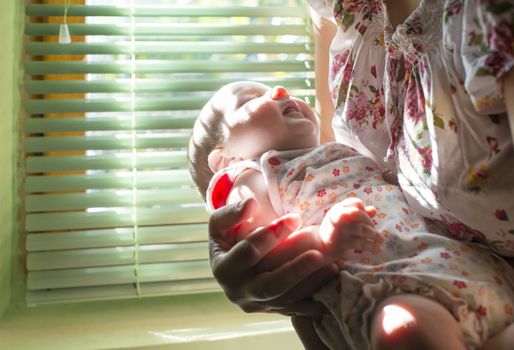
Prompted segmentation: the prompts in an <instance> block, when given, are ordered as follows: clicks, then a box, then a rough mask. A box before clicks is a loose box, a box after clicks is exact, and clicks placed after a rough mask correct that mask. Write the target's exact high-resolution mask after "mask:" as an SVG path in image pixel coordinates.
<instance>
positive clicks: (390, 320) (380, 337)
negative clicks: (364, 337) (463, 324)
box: [371, 294, 466, 350]
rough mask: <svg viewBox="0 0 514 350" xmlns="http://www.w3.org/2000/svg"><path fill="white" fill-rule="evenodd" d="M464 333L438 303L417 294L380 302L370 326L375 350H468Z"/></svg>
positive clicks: (401, 295)
mask: <svg viewBox="0 0 514 350" xmlns="http://www.w3.org/2000/svg"><path fill="white" fill-rule="evenodd" d="M463 339H464V338H463V334H462V330H461V328H460V326H459V323H458V322H457V320H455V318H454V317H453V316H452V314H451V313H450V312H449V311H448V310H447V309H446V308H444V307H443V306H442V305H441V304H439V303H437V302H436V301H434V300H432V299H429V298H426V297H422V296H419V295H416V294H399V295H394V296H391V297H389V298H387V299H386V300H384V301H383V302H381V303H380V304H379V305H378V307H377V309H376V311H375V314H374V316H373V320H372V324H371V344H372V348H373V349H374V350H387V349H395V350H404V349H405V350H412V349H416V350H441V349H445V350H465V349H466V347H465V346H464V340H463Z"/></svg>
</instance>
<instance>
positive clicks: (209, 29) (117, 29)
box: [25, 23, 305, 37]
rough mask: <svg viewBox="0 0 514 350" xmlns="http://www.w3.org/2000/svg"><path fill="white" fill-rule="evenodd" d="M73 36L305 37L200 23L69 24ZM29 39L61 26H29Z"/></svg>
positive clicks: (294, 28) (292, 28)
mask: <svg viewBox="0 0 514 350" xmlns="http://www.w3.org/2000/svg"><path fill="white" fill-rule="evenodd" d="M68 28H69V31H70V33H71V35H90V36H95V35H101V36H109V35H113V36H131V35H135V36H158V37H163V36H183V35H187V36H192V35H202V36H211V35H216V36H219V35H237V36H248V35H303V34H304V33H305V26H304V25H291V24H290V25H287V24H281V25H269V24H253V25H252V24H245V25H238V24H228V25H227V24H225V25H223V24H199V23H193V24H190V23H181V24H166V23H144V24H138V23H136V24H134V25H131V24H118V25H110V24H74V23H70V24H68ZM25 34H26V35H36V36H40V35H59V24H51V23H29V24H27V25H26V26H25Z"/></svg>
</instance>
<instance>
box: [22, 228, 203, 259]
mask: <svg viewBox="0 0 514 350" xmlns="http://www.w3.org/2000/svg"><path fill="white" fill-rule="evenodd" d="M137 230H138V232H137V237H138V242H139V244H163V243H164V244H166V243H189V242H199V241H205V240H206V239H207V224H205V223H201V224H185V225H171V226H149V227H138V229H137ZM134 236H135V234H134V228H113V229H107V230H82V231H66V232H46V233H45V232H42V233H30V234H28V235H27V241H26V249H27V251H28V252H29V253H30V252H38V251H48V250H64V249H86V248H102V247H118V246H120V247H123V246H129V245H133V244H134Z"/></svg>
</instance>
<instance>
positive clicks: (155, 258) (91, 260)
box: [27, 242, 209, 272]
mask: <svg viewBox="0 0 514 350" xmlns="http://www.w3.org/2000/svg"><path fill="white" fill-rule="evenodd" d="M133 243H134V244H135V242H133ZM135 250H137V252H138V253H137V254H138V255H137V262H138V263H139V264H152V263H159V262H178V261H190V260H207V259H209V250H208V247H207V242H199V243H180V244H159V245H138V246H137V248H136V247H135V246H127V247H115V248H99V249H80V250H65V251H53V252H39V253H30V254H29V255H28V257H27V269H28V270H29V271H30V272H33V271H46V270H61V269H76V268H84V267H92V268H94V267H107V266H119V265H130V264H134V263H135V258H134V256H135Z"/></svg>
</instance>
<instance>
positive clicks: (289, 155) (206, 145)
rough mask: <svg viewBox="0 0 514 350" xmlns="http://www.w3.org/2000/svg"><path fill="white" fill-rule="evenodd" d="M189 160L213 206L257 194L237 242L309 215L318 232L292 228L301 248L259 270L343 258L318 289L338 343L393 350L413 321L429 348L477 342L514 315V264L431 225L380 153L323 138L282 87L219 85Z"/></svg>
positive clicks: (325, 322) (331, 343)
mask: <svg viewBox="0 0 514 350" xmlns="http://www.w3.org/2000/svg"><path fill="white" fill-rule="evenodd" d="M189 164H190V172H191V176H192V178H193V180H194V182H195V183H196V185H197V186H198V188H199V190H200V192H201V194H202V195H203V197H204V199H205V200H206V202H207V207H208V209H209V210H210V211H212V210H215V209H217V208H219V207H222V206H224V205H226V204H228V203H233V202H239V201H241V200H242V199H244V198H247V197H254V198H255V199H256V202H257V204H258V208H257V209H255V210H254V211H253V215H252V217H251V218H250V219H248V220H247V221H246V222H244V223H242V224H241V225H240V226H239V227H236V228H234V230H233V232H230V233H229V237H228V239H230V240H233V241H234V242H235V241H238V240H241V239H243V238H244V237H245V236H246V235H248V234H251V232H252V231H253V230H254V229H255V228H257V227H259V226H265V225H267V224H269V223H270V222H272V221H273V220H274V219H276V218H278V217H280V216H283V215H285V214H289V213H295V214H297V215H299V216H300V217H301V219H302V222H303V226H305V227H306V228H307V229H304V230H302V231H303V232H307V233H308V234H304V235H303V236H302V237H301V239H298V238H297V237H296V238H293V237H292V238H291V241H294V242H301V247H298V246H297V245H293V244H283V245H282V246H281V247H279V248H281V249H280V254H274V255H273V256H267V257H265V258H264V259H263V261H262V262H261V264H260V267H259V268H260V269H262V270H272V269H274V268H276V267H278V266H280V265H281V264H283V263H285V262H287V261H288V259H291V258H294V257H295V256H297V255H298V252H299V251H306V250H309V249H317V250H319V251H320V252H321V253H322V254H324V256H325V257H326V259H327V260H336V261H338V262H339V264H340V267H341V271H340V273H339V276H338V278H337V279H336V280H334V281H333V282H331V283H329V284H328V285H327V286H325V287H324V288H322V290H320V291H319V292H317V293H316V294H315V295H314V298H315V299H316V300H318V301H320V302H322V303H323V304H324V305H325V306H326V307H327V309H328V310H329V311H330V315H327V316H326V317H324V318H323V319H322V321H321V322H317V323H316V324H315V328H316V331H317V334H318V336H319V337H320V339H322V340H323V342H324V343H325V344H326V345H327V346H328V347H329V348H331V349H347V348H350V349H358V350H362V349H370V348H372V347H373V348H387V345H386V343H387V340H388V336H390V335H391V334H394V332H398V330H403V329H406V328H409V327H414V325H416V326H418V327H419V328H420V329H422V330H424V332H423V334H422V335H421V337H426V342H425V344H428V345H427V348H431V349H441V348H444V349H462V350H464V349H466V348H467V349H478V348H480V347H481V346H483V345H484V344H485V343H486V341H487V340H488V339H489V338H491V337H492V336H493V335H495V334H496V333H499V332H501V331H502V330H503V329H504V328H506V327H507V325H509V324H510V323H512V321H513V319H514V316H513V307H514V306H513V301H514V278H513V276H514V271H513V270H512V269H511V268H510V266H508V265H507V264H505V263H504V262H503V261H502V260H500V259H498V258H497V257H496V256H494V255H493V254H492V253H491V252H490V251H488V250H487V249H483V248H481V247H480V246H478V245H474V244H470V243H463V242H459V241H455V240H452V239H450V238H447V237H444V236H442V235H438V234H433V233H430V232H431V229H429V228H428V227H427V224H426V222H425V221H424V220H423V218H422V217H420V216H419V215H417V214H416V213H414V212H413V211H411V210H410V209H409V208H408V207H407V205H406V202H405V200H404V197H403V194H402V192H401V189H400V188H399V187H398V186H394V185H391V184H389V183H387V182H385V181H384V180H383V176H382V170H381V169H380V168H379V167H378V166H377V164H376V163H375V162H373V161H372V160H371V159H369V158H367V157H364V156H362V155H359V154H357V153H356V152H355V151H353V150H352V149H350V148H349V147H347V146H344V145H342V144H337V143H330V144H324V145H321V146H320V145H319V125H318V121H317V119H316V118H315V116H314V114H313V112H312V110H311V108H310V107H309V106H308V105H307V104H306V103H305V102H303V101H301V100H299V99H296V98H292V97H290V96H289V94H288V92H287V90H285V89H284V88H282V87H275V88H269V87H267V86H265V85H262V84H259V83H255V82H236V83H232V84H229V85H227V86H224V87H223V88H221V89H220V90H219V91H218V92H217V93H216V94H215V95H214V96H213V98H212V99H211V100H210V101H209V102H208V103H207V104H206V106H205V107H204V108H203V109H202V112H201V113H200V116H199V118H198V120H197V121H196V123H195V126H194V128H193V134H192V137H191V140H190V143H189ZM432 231H433V230H432ZM285 243H287V242H285ZM398 310H402V311H400V312H399V313H398V312H397V311H398ZM423 310H425V311H426V310H428V314H430V315H431V316H430V317H429V319H428V320H427V319H426V317H425V315H426V314H427V312H425V311H423ZM441 325H444V327H441ZM416 341H417V340H416Z"/></svg>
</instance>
